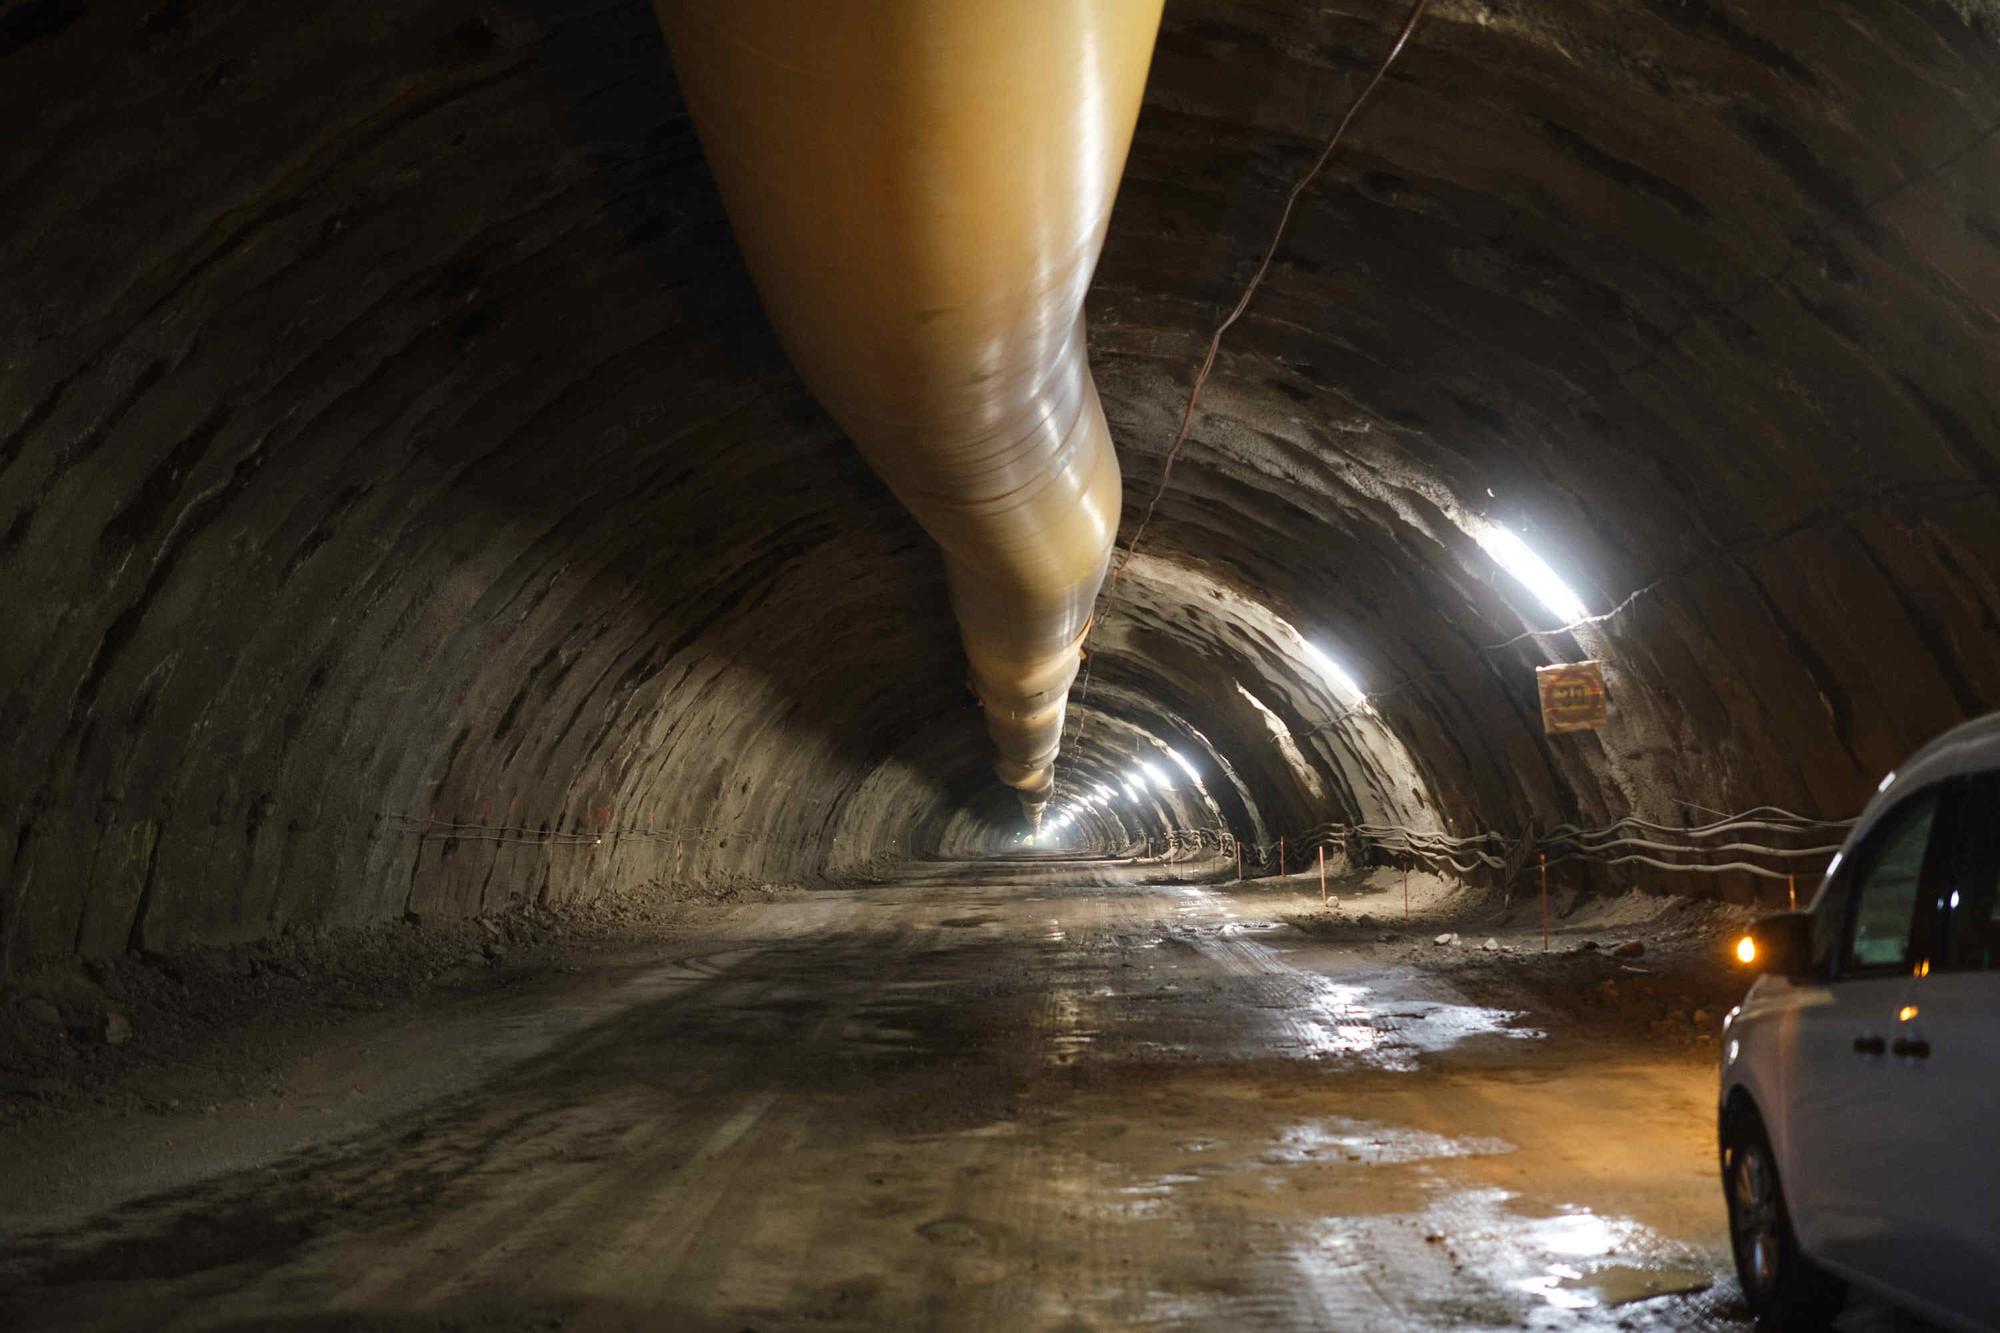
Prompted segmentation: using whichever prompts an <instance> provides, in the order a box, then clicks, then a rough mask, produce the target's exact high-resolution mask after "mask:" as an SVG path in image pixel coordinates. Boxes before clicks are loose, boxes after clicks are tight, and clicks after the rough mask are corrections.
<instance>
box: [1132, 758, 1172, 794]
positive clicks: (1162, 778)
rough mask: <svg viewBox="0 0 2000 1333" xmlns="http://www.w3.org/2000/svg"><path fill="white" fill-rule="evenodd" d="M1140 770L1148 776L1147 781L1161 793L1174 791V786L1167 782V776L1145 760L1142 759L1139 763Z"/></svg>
mask: <svg viewBox="0 0 2000 1333" xmlns="http://www.w3.org/2000/svg"><path fill="white" fill-rule="evenodd" d="M1139 769H1140V771H1141V772H1143V773H1144V774H1145V775H1146V780H1147V781H1148V782H1151V783H1152V784H1153V785H1154V786H1155V787H1158V788H1159V789H1160V790H1161V791H1172V790H1173V789H1174V784H1173V783H1171V782H1169V781H1167V775H1166V774H1165V773H1162V772H1161V771H1160V770H1159V769H1157V768H1155V767H1154V766H1153V765H1151V764H1149V763H1147V762H1146V761H1145V760H1143V759H1141V760H1140V761H1139Z"/></svg>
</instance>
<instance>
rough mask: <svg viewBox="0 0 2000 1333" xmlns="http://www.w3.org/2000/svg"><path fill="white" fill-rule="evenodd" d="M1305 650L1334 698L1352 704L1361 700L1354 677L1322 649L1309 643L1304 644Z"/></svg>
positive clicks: (1359, 688) (1359, 689) (1358, 687)
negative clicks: (1330, 687) (1329, 687)
mask: <svg viewBox="0 0 2000 1333" xmlns="http://www.w3.org/2000/svg"><path fill="white" fill-rule="evenodd" d="M1305 648H1306V656H1307V657H1310V658H1311V659H1312V664H1313V665H1314V666H1315V667H1317V668H1319V674H1320V677H1321V679H1323V680H1325V681H1326V683H1327V684H1328V685H1331V686H1332V687H1333V693H1334V695H1335V697H1336V698H1338V699H1340V700H1341V701H1342V702H1343V703H1354V702H1357V701H1358V700H1359V699H1360V698H1361V686H1359V685H1358V684H1356V683H1355V680H1354V677H1352V676H1350V675H1348V674H1347V672H1346V670H1344V669H1343V668H1342V667H1341V665H1340V663H1338V662H1336V661H1334V660H1333V658H1331V657H1329V656H1328V655H1327V652H1326V650H1325V649H1324V648H1322V647H1320V646H1319V645H1318V644H1316V643H1310V642H1308V643H1306V645H1305Z"/></svg>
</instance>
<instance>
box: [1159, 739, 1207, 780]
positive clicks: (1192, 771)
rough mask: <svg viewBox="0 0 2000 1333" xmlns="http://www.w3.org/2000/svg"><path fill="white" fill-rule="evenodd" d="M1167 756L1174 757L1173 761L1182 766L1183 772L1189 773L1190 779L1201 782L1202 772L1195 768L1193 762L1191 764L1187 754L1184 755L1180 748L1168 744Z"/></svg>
mask: <svg viewBox="0 0 2000 1333" xmlns="http://www.w3.org/2000/svg"><path fill="white" fill-rule="evenodd" d="M1167 757H1168V758H1169V759H1172V760H1173V761H1174V762H1175V763H1177V764H1179V765H1180V766H1181V772H1183V773H1185V774H1187V775H1188V778H1189V779H1190V780H1191V781H1194V782H1200V781H1201V774H1200V772H1199V771H1197V770H1196V768H1195V766H1194V765H1193V764H1190V763H1189V762H1188V760H1187V756H1186V755H1184V754H1182V753H1181V752H1180V751H1179V750H1176V749H1174V748H1173V747H1172V746H1168V747H1167Z"/></svg>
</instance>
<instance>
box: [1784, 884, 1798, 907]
mask: <svg viewBox="0 0 2000 1333" xmlns="http://www.w3.org/2000/svg"><path fill="white" fill-rule="evenodd" d="M1785 892H1786V893H1788V894H1790V895H1791V899H1792V910H1793V911H1794V912H1796V911H1798V910H1799V881H1798V877H1797V876H1796V875H1787V876H1785Z"/></svg>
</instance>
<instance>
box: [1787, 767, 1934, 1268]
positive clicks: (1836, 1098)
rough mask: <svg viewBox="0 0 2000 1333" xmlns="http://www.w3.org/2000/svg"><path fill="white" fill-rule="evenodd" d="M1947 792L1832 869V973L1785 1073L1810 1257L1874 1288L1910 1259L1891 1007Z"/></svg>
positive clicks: (1875, 833)
mask: <svg viewBox="0 0 2000 1333" xmlns="http://www.w3.org/2000/svg"><path fill="white" fill-rule="evenodd" d="M1943 795H1944V792H1943V788H1942V787H1941V786H1934V787H1930V788H1927V789H1924V790H1921V791H1917V792H1913V793H1912V794H1910V795H1909V796H1907V797H1905V798H1903V799H1902V800H1901V801H1899V802H1898V803H1897V804H1895V805H1894V806H1892V807H1891V808H1890V809H1888V810H1887V811H1885V812H1884V813H1883V814H1882V815H1881V816H1880V817H1879V818H1877V819H1876V820H1875V821H1874V823H1873V824H1872V825H1871V827H1870V828H1869V831H1868V833H1867V835H1866V836H1865V837H1864V838H1863V839H1862V840H1861V842H1860V843H1859V844H1857V845H1856V847H1855V848H1854V851H1853V854H1852V855H1851V856H1850V857H1848V858H1847V860H1846V862H1845V864H1843V865H1842V866H1841V867H1840V868H1839V869H1838V870H1837V872H1836V874H1835V876H1834V879H1833V881H1832V882H1831V883H1830V885H1829V891H1830V892H1833V893H1835V894H1837V895H1838V897H1837V899H1836V902H1837V903H1838V906H1839V910H1838V912H1837V913H1835V914H1834V915H1833V916H1832V920H1833V921H1834V922H1835V923H1836V924H1837V929H1838V932H1839V933H1838V935H1837V937H1836V939H1835V941H1834V947H1833V950H1832V955H1833V956H1832V959H1831V968H1830V971H1831V975H1830V979H1829V980H1828V982H1827V985H1826V987H1825V989H1824V991H1823V993H1821V994H1819V995H1817V996H1814V997H1812V1002H1810V1003H1807V1004H1803V1005H1801V1006H1800V1008H1799V1010H1798V1011H1797V1027H1796V1028H1795V1034H1796V1035H1795V1039H1794V1040H1795V1044H1794V1046H1793V1050H1792V1058H1793V1063H1792V1068H1791V1069H1790V1071H1789V1076H1788V1077H1787V1079H1786V1101H1787V1105H1786V1119H1787V1130H1788V1134H1787V1138H1788V1140H1789V1149H1788V1151H1787V1154H1786V1155H1787V1158H1788V1159H1789V1160H1788V1161H1787V1162H1786V1163H1785V1164H1784V1172H1785V1192H1786V1194H1787V1196H1788V1197H1789V1198H1790V1199H1791V1201H1792V1205H1793V1206H1792V1212H1793V1222H1794V1225H1795V1226H1796V1227H1797V1228H1798V1232H1799V1238H1800V1241H1801V1243H1802V1244H1803V1245H1804V1247H1805V1249H1806V1252H1807V1253H1808V1254H1809V1255H1811V1256H1812V1257H1813V1258H1815V1259H1819V1260H1821V1261H1822V1262H1826V1263H1829V1264H1832V1265H1834V1266H1836V1267H1839V1268H1842V1269H1845V1270H1847V1271H1849V1272H1850V1273H1852V1274H1855V1275H1858V1276H1864V1277H1868V1278H1873V1279H1874V1280H1875V1281H1877V1282H1883V1283H1891V1284H1893V1283H1894V1282H1895V1275H1896V1274H1897V1273H1898V1272H1899V1271H1900V1270H1901V1269H1902V1268H1903V1267H1904V1265H1905V1263H1906V1262H1907V1258H1908V1256H1907V1254H1906V1253H1904V1252H1902V1246H1901V1243H1900V1241H1901V1238H1902V1237H1904V1236H1906V1235H1908V1234H1909V1228H1910V1225H1911V1223H1912V1220H1913V1213H1914V1211H1915V1209H1916V1207H1917V1205H1916V1201H1914V1200H1912V1199H1910V1198H1909V1197H1908V1195H1907V1193H1906V1192H1905V1191H1904V1189H1903V1188H1902V1177H1903V1175H1904V1173H1905V1172H1906V1171H1907V1170H1908V1165H1909V1160H1910V1159H1911V1157H1912V1156H1913V1155H1915V1150H1914V1147H1913V1145H1911V1144H1910V1143H1908V1142H1907V1141H1905V1140H1904V1139H1903V1138H1902V1137H1901V1131H1900V1127H1899V1123H1898V1114H1899V1106H1898V1095H1899V1092H1900V1091H1901V1090H1903V1086H1904V1081H1903V1080H1899V1079H1898V1078H1897V1077H1896V1075H1897V1074H1899V1073H1901V1072H1902V1071H1901V1070H1899V1069H1898V1067H1897V1066H1898V1063H1899V1061H1898V1058H1897V1057H1895V1056H1892V1055H1891V1054H1890V1051H1889V1048H1890V1045H1891V1043H1892V1042H1893V1041H1894V1040H1895V1037H1896V1032H1895V1029H1896V1027H1897V1018H1896V1016H1897V1013H1898V1012H1899V1011H1900V1010H1901V1009H1902V1007H1903V1006H1904V1005H1905V1004H1906V1003H1908V996H1909V992H1910V989H1911V987H1912V986H1913V985H1914V978H1913V977H1912V975H1911V974H1912V972H1913V970H1914V969H1915V968H1916V967H1917V966H1918V965H1919V962H1920V960H1919V959H1918V958H1917V954H1918V953H1919V952H1920V941H1919V931H1918V928H1917V922H1918V918H1919V910H1918V909H1919V905H1920V902H1921V900H1922V896H1923V893H1924V892H1925V890H1926V889H1927V887H1928V886H1930V885H1931V884H1933V883H1934V882H1935V879H1936V876H1937V873H1938V869H1939V864H1940V858H1941V857H1942V856H1943V854H1944V852H1945V845H1946V839H1944V838H1943V837H1942V836H1941V835H1942V832H1943V827H1944V822H1945V821H1944V820H1942V819H1941V818H1940V815H1941V812H1942V809H1943V804H1944V802H1943Z"/></svg>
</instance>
